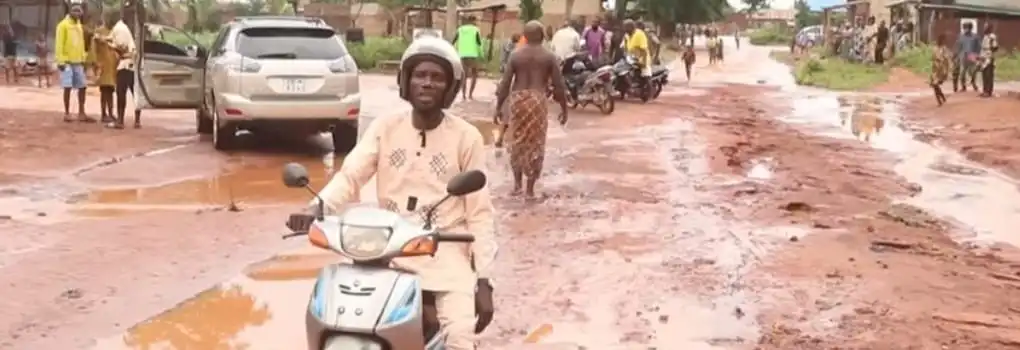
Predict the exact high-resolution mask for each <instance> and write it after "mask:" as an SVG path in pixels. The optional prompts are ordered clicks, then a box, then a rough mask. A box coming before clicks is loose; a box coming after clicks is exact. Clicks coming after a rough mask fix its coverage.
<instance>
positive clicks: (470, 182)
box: [302, 168, 486, 196]
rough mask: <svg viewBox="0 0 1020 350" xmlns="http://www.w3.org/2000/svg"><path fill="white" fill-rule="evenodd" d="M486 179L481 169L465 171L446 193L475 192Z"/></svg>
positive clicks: (455, 177)
mask: <svg viewBox="0 0 1020 350" xmlns="http://www.w3.org/2000/svg"><path fill="white" fill-rule="evenodd" d="M302 169H303V168H302ZM485 180H486V179H485V173H483V172H482V171H481V170H471V171H465V172H463V173H460V174H457V176H454V177H453V178H452V179H450V182H449V183H447V184H446V193H447V194H449V195H451V196H463V195H466V194H470V193H474V192H476V191H478V190H480V189H482V187H485Z"/></svg>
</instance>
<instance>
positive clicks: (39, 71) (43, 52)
mask: <svg viewBox="0 0 1020 350" xmlns="http://www.w3.org/2000/svg"><path fill="white" fill-rule="evenodd" d="M35 57H38V58H39V66H38V67H36V80H37V83H38V84H39V87H43V79H46V87H51V86H53V84H52V80H53V79H51V78H50V75H51V73H50V46H49V43H47V42H46V33H39V37H37V38H36V39H35Z"/></svg>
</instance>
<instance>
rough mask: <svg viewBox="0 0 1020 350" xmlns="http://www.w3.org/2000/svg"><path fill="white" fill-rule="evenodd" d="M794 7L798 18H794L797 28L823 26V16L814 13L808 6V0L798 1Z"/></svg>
mask: <svg viewBox="0 0 1020 350" xmlns="http://www.w3.org/2000/svg"><path fill="white" fill-rule="evenodd" d="M793 7H794V9H796V10H797V14H796V17H795V18H794V21H795V22H796V23H797V28H804V27H807V26H813V25H818V24H822V14H821V13H819V12H817V11H812V10H811V6H808V3H807V0H797V1H796V2H794V3H793ZM837 23H838V22H837Z"/></svg>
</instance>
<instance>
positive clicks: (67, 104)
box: [55, 4, 96, 123]
mask: <svg viewBox="0 0 1020 350" xmlns="http://www.w3.org/2000/svg"><path fill="white" fill-rule="evenodd" d="M82 13H83V10H82V7H81V5H80V4H72V5H70V8H69V9H68V12H67V15H66V16H64V19H63V20H61V21H60V22H59V23H57V29H56V43H55V45H56V50H55V51H56V52H55V56H56V61H57V70H58V71H60V86H61V87H62V88H64V121H65V122H68V123H70V122H73V121H74V119H72V118H71V90H78V121H80V122H84V123H95V122H96V120H95V119H92V118H89V116H88V115H87V114H85V86H86V83H85V60H86V58H87V53H86V52H85V31H84V29H83V28H82V23H81V16H82Z"/></svg>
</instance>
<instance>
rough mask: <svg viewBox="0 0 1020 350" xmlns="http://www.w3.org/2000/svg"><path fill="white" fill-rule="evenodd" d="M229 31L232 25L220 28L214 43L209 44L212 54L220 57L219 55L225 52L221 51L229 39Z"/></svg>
mask: <svg viewBox="0 0 1020 350" xmlns="http://www.w3.org/2000/svg"><path fill="white" fill-rule="evenodd" d="M229 32H230V27H224V28H223V29H220V34H219V35H216V39H215V40H213V42H212V45H209V54H210V56H212V57H218V56H219V55H221V54H223V52H221V51H220V48H222V47H223V44H225V42H226V41H227V33H229Z"/></svg>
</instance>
